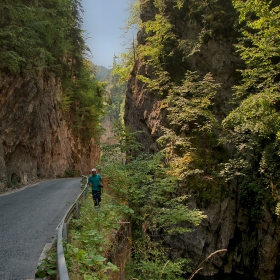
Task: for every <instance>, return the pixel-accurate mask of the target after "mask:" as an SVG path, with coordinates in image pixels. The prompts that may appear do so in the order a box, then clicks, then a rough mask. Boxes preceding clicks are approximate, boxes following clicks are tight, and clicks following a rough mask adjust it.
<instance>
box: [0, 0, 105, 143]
mask: <svg viewBox="0 0 280 280" xmlns="http://www.w3.org/2000/svg"><path fill="white" fill-rule="evenodd" d="M0 13H1V17H0V59H1V65H0V71H2V72H6V73H7V74H8V75H20V76H21V77H22V78H23V79H24V78H25V77H27V75H29V76H30V75H32V76H34V77H35V79H36V78H37V79H39V77H40V75H42V73H43V75H44V76H46V77H47V76H48V75H50V74H53V75H55V76H56V78H57V79H59V80H60V81H61V82H62V91H63V101H62V104H61V107H62V109H63V110H64V112H65V117H66V118H67V119H68V121H69V123H72V124H71V126H72V129H73V131H74V133H75V134H76V135H77V136H79V137H81V138H82V139H83V140H88V139H90V138H91V137H93V136H97V135H98V134H99V133H100V131H99V130H100V121H99V119H100V117H101V116H102V115H103V114H104V112H103V107H104V91H105V90H104V86H105V85H104V84H103V83H101V82H98V81H97V80H96V79H95V77H94V72H95V69H94V67H92V65H91V64H90V63H89V62H88V61H87V59H86V58H87V57H86V53H87V52H88V51H89V50H88V48H87V46H86V45H85V41H84V38H83V31H82V29H81V26H82V17H81V13H82V6H81V1H80V0H66V1H64V0H58V1H52V0H43V1H40V3H39V1H36V0H34V1H25V0H15V1H12V2H9V1H5V0H1V1H0Z"/></svg>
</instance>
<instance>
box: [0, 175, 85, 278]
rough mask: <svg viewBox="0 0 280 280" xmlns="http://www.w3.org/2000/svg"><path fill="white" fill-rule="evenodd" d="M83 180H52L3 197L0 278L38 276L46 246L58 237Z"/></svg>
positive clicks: (0, 214) (0, 218)
mask: <svg viewBox="0 0 280 280" xmlns="http://www.w3.org/2000/svg"><path fill="white" fill-rule="evenodd" d="M80 181H81V179H77V178H76V179H55V180H48V181H44V182H41V183H38V184H35V185H33V186H30V187H27V188H25V189H23V190H20V191H18V192H15V193H11V194H7V195H2V196H0V280H22V279H24V280H26V279H34V278H35V273H36V271H37V264H38V260H39V258H40V255H41V253H42V251H43V248H44V246H45V245H46V244H47V243H52V242H53V241H54V240H55V238H56V235H57V230H56V229H57V226H58V225H59V223H60V222H61V220H62V218H63V216H64V215H65V213H66V212H67V210H68V209H69V208H70V206H71V205H72V203H73V202H74V201H75V199H76V198H77V197H78V195H79V193H80V191H81V183H80Z"/></svg>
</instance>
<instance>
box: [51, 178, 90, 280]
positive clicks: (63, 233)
mask: <svg viewBox="0 0 280 280" xmlns="http://www.w3.org/2000/svg"><path fill="white" fill-rule="evenodd" d="M83 184H84V186H85V187H84V189H83V190H82V192H81V193H80V194H79V196H78V198H77V199H76V200H75V202H74V203H73V205H72V206H71V207H70V208H69V210H68V211H67V213H66V214H65V216H64V217H63V219H62V221H61V222H60V224H59V229H58V236H57V249H56V251H57V279H58V280H69V275H68V269H67V266H66V261H65V256H64V250H63V243H62V242H63V240H66V242H67V240H68V223H69V221H70V220H71V218H72V217H73V215H75V218H77V219H78V218H79V217H80V201H81V200H82V199H83V201H85V200H86V196H87V191H88V186H87V177H86V176H84V175H82V186H83Z"/></svg>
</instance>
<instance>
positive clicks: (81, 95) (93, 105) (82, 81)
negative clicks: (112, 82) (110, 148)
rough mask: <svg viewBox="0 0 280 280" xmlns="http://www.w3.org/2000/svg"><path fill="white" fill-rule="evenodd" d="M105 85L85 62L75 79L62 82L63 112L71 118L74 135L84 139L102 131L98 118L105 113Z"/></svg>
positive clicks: (97, 134)
mask: <svg viewBox="0 0 280 280" xmlns="http://www.w3.org/2000/svg"><path fill="white" fill-rule="evenodd" d="M105 86H106V83H105V82H99V81H97V80H96V78H95V76H94V73H93V70H92V68H91V66H90V64H87V63H86V62H84V66H83V67H82V68H81V69H80V71H79V75H78V76H77V77H76V78H75V79H71V80H68V82H65V83H64V96H63V103H62V106H63V109H64V112H65V114H66V113H68V117H69V118H70V119H71V123H72V129H73V132H74V135H76V136H80V137H81V139H82V140H84V141H86V140H89V139H91V138H92V137H98V136H100V134H101V132H102V130H101V122H100V120H101V118H102V117H103V116H104V114H105V98H106V93H105Z"/></svg>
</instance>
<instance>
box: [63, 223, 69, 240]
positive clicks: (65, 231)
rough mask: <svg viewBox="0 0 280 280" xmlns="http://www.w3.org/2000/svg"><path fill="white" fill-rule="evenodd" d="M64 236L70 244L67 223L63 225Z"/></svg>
mask: <svg viewBox="0 0 280 280" xmlns="http://www.w3.org/2000/svg"><path fill="white" fill-rule="evenodd" d="M62 236H63V238H64V239H65V241H66V242H68V224H67V223H63V229H62Z"/></svg>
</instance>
